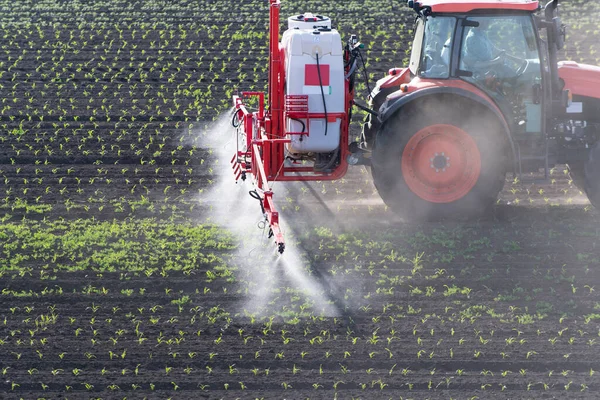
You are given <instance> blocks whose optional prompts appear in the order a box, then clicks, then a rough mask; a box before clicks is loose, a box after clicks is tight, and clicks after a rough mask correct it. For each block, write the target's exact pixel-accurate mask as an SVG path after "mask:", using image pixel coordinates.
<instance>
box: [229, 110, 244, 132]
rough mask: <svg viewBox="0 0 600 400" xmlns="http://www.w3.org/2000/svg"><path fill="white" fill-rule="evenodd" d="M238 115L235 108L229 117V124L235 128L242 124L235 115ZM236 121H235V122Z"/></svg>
mask: <svg viewBox="0 0 600 400" xmlns="http://www.w3.org/2000/svg"><path fill="white" fill-rule="evenodd" d="M237 115H238V111H237V110H236V111H235V112H234V113H233V118H231V125H233V127H234V128H237V127H238V126H240V125H241V124H242V122H241V121H240V119H239V118H238V117H237ZM236 121H237V123H236Z"/></svg>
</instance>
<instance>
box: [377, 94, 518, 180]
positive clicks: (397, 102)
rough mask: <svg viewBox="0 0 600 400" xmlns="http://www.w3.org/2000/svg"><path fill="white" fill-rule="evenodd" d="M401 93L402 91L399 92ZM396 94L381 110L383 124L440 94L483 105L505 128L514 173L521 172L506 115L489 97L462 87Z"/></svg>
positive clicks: (380, 116)
mask: <svg viewBox="0 0 600 400" xmlns="http://www.w3.org/2000/svg"><path fill="white" fill-rule="evenodd" d="M398 92H400V93H401V91H398ZM396 93H397V92H395V93H394V94H391V95H389V96H388V97H387V99H386V101H385V102H384V103H383V105H382V106H381V108H380V109H379V122H380V123H381V124H383V123H384V122H385V121H387V120H388V119H389V118H390V117H391V116H392V115H394V114H395V113H396V112H397V111H398V110H400V109H401V108H402V107H404V106H406V105H407V104H409V103H412V102H414V101H416V100H418V99H424V98H426V97H429V96H436V95H440V94H452V95H455V96H460V97H463V98H464V99H468V100H471V101H474V102H476V103H477V104H480V105H482V106H483V107H484V108H485V109H487V110H488V111H490V112H491V113H493V114H494V115H495V116H496V117H497V118H498V121H499V122H500V124H501V125H502V127H503V129H502V130H503V131H504V134H505V135H506V139H507V140H508V143H509V144H510V149H511V155H512V161H513V172H517V171H518V170H519V168H518V166H519V164H518V154H517V150H516V146H515V142H514V140H513V137H512V134H511V130H510V128H509V126H508V124H507V122H506V118H504V114H503V113H502V111H500V109H499V108H498V106H496V105H495V104H494V103H493V102H492V101H491V100H488V99H487V95H485V97H484V96H482V95H480V94H478V93H476V92H473V91H471V90H468V89H464V88H461V87H449V86H434V87H429V88H424V89H420V90H416V91H414V92H412V93H407V94H404V95H398V94H396Z"/></svg>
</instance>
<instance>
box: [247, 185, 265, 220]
mask: <svg viewBox="0 0 600 400" xmlns="http://www.w3.org/2000/svg"><path fill="white" fill-rule="evenodd" d="M248 193H249V194H250V197H252V198H253V199H256V200H258V202H259V204H260V209H261V210H262V213H263V215H264V213H265V206H264V205H263V199H262V197H260V194H258V192H257V191H256V190H251V191H249V192H248Z"/></svg>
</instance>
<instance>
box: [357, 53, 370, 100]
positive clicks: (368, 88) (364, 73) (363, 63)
mask: <svg viewBox="0 0 600 400" xmlns="http://www.w3.org/2000/svg"><path fill="white" fill-rule="evenodd" d="M358 56H359V57H360V62H362V65H363V75H364V77H365V83H366V84H367V90H368V91H369V95H370V94H371V86H370V85H369V76H368V75H367V65H366V64H365V60H364V58H363V56H362V53H361V52H360V51H359V52H358Z"/></svg>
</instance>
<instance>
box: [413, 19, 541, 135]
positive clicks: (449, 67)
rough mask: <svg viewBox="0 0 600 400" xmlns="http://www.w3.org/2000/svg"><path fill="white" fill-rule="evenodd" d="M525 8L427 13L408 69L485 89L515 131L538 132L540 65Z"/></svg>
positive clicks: (422, 75)
mask: <svg viewBox="0 0 600 400" xmlns="http://www.w3.org/2000/svg"><path fill="white" fill-rule="evenodd" d="M541 65H542V64H541V62H540V51H539V45H538V39H537V35H536V28H535V26H534V20H533V18H532V15H531V13H515V12H506V11H505V12H504V13H502V12H501V11H498V10H496V11H495V12H493V13H489V12H488V13H485V12H482V13H473V14H465V15H458V14H431V15H428V16H424V17H422V18H419V19H418V20H417V28H416V36H415V40H414V43H413V52H412V57H411V60H410V64H409V69H410V71H411V73H412V75H413V76H415V77H419V78H421V79H423V80H430V79H461V80H464V81H466V82H468V83H470V84H472V85H473V86H475V87H477V88H478V89H480V90H482V91H483V92H485V93H486V94H487V95H488V96H489V97H491V98H492V99H493V100H494V102H495V103H496V104H497V105H498V107H500V108H501V109H502V111H503V114H504V115H506V116H507V117H508V118H507V119H508V121H507V122H509V123H512V124H513V126H512V130H513V132H514V133H515V134H519V133H538V134H541V132H542V108H541V107H542V87H543V86H542V68H541Z"/></svg>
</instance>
